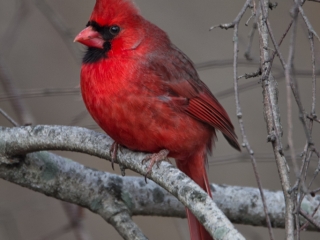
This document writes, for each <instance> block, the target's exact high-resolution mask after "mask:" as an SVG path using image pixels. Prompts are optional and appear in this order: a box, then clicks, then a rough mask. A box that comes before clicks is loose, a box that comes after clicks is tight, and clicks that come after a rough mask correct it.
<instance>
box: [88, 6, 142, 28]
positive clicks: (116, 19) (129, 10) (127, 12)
mask: <svg viewBox="0 0 320 240" xmlns="http://www.w3.org/2000/svg"><path fill="white" fill-rule="evenodd" d="M139 15H140V13H139V10H138V8H137V7H136V6H135V5H134V3H133V2H132V1H131V0H96V4H95V6H94V9H93V12H92V15H91V17H90V21H96V22H97V23H99V24H100V25H102V26H105V25H108V26H111V25H113V24H119V23H125V22H128V21H129V22H130V21H131V20H134V19H135V18H137V17H139Z"/></svg>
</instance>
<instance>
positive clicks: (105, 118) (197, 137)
mask: <svg viewBox="0 0 320 240" xmlns="http://www.w3.org/2000/svg"><path fill="white" fill-rule="evenodd" d="M75 41H77V42H80V43H82V44H84V45H86V46H88V50H87V52H86V54H85V56H84V58H83V64H82V69H81V91H82V96H83V99H84V102H85V104H86V107H87V109H88V111H89V112H90V114H91V115H92V117H93V118H94V120H95V121H96V122H97V123H98V124H99V126H100V127H101V128H102V129H103V130H104V131H105V132H106V133H107V134H109V135H110V136H111V137H112V138H113V139H114V141H115V143H116V144H115V146H117V145H118V144H119V145H123V146H125V147H127V148H129V149H131V150H134V151H143V152H149V153H153V154H152V155H151V160H152V162H151V167H152V165H153V163H154V162H156V161H159V160H162V159H164V158H166V157H173V158H175V159H176V163H177V166H178V168H179V169H180V170H181V171H183V172H184V173H185V174H187V175H188V176H189V177H190V178H191V179H193V180H194V181H195V182H196V183H197V184H198V185H199V186H201V187H202V188H203V189H204V190H205V191H206V192H207V193H208V194H209V195H210V196H211V197H212V195H211V192H210V186H209V182H208V177H207V174H206V156H207V153H208V152H210V151H211V147H212V144H213V140H214V138H215V137H216V132H215V130H216V129H217V130H219V131H221V132H222V133H223V135H224V136H225V138H226V139H227V141H228V142H229V143H230V144H231V146H233V147H234V148H236V149H237V150H239V151H240V146H239V144H238V141H237V136H236V134H235V132H234V128H233V125H232V123H231V121H230V119H229V116H228V114H227V113H226V111H225V110H224V109H223V107H222V106H221V105H220V103H219V102H218V100H217V99H216V98H215V97H214V96H213V94H212V93H211V92H210V90H209V88H208V87H207V86H206V85H205V84H204V83H203V82H202V81H201V80H200V79H199V76H198V74H197V72H196V70H195V68H194V65H193V63H192V61H191V60H190V59H189V58H188V57H187V56H186V55H185V54H184V53H183V52H182V51H181V50H179V49H178V48H177V47H176V46H175V45H173V44H172V43H171V41H170V40H169V38H168V36H167V34H166V33H165V32H164V31H163V30H161V29H160V28H158V27H157V26H155V25H154V24H152V23H150V22H149V21H147V20H146V19H144V18H143V17H142V16H141V15H140V13H139V11H138V10H137V8H136V7H135V6H134V4H133V3H132V2H131V1H130V0H96V4H95V7H94V9H93V12H92V15H91V17H90V20H89V22H88V23H87V27H86V28H85V29H84V30H83V31H82V32H80V33H79V35H78V36H77V37H76V38H75ZM115 149H116V147H115ZM151 167H149V170H151ZM187 216H188V221H189V228H190V235H191V240H208V239H212V238H211V236H210V235H209V233H208V232H207V231H206V230H205V228H204V227H203V226H202V225H201V224H200V223H199V222H198V221H197V220H196V218H195V217H194V216H193V215H192V213H191V212H190V211H189V210H188V209H187Z"/></svg>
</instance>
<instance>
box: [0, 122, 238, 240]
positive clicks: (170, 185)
mask: <svg viewBox="0 0 320 240" xmlns="http://www.w3.org/2000/svg"><path fill="white" fill-rule="evenodd" d="M1 136H2V138H1V139H0V146H5V148H4V149H1V150H2V151H1V150H0V153H1V155H0V162H1V161H3V160H6V159H8V158H10V157H12V156H21V155H24V154H27V153H29V152H34V151H40V150H67V151H77V152H83V153H87V154H90V155H94V156H97V157H100V158H104V159H107V160H109V161H110V155H109V151H108V149H109V150H110V147H111V145H112V142H113V141H112V140H111V139H110V138H109V136H107V135H105V134H100V133H96V132H94V131H91V130H87V129H83V128H78V127H63V126H35V127H31V126H25V127H20V128H2V129H1ZM145 157H146V155H145V154H142V153H134V152H131V151H129V150H127V149H122V151H119V152H118V163H119V164H121V165H123V166H124V167H125V168H128V169H131V170H133V171H135V172H138V173H140V174H143V175H146V173H147V166H145V165H142V164H141V162H142V160H143V159H144V158H145ZM148 177H149V178H150V179H152V180H153V181H155V182H156V183H158V184H159V185H160V186H162V187H163V188H165V189H166V190H167V191H168V192H170V193H171V194H173V195H174V196H175V197H177V198H178V199H179V200H180V201H181V202H182V203H183V204H184V205H185V206H186V207H188V208H189V209H190V210H191V211H192V213H193V214H194V215H195V216H196V217H197V218H198V220H199V221H200V222H201V223H202V224H203V225H204V227H205V228H206V229H207V230H208V232H210V233H211V234H212V236H213V237H214V238H217V235H218V236H219V237H221V230H223V238H220V239H225V240H226V239H239V240H240V239H244V238H243V237H242V235H241V234H240V233H239V232H238V231H237V230H236V229H235V228H234V226H233V225H232V224H231V222H230V221H229V220H228V219H227V218H226V217H225V215H224V214H223V213H222V212H221V210H220V209H219V208H218V207H217V206H216V205H215V203H214V202H213V201H212V199H211V198H210V197H209V196H208V195H207V194H206V193H205V192H204V191H203V190H202V189H201V188H200V187H199V186H198V185H197V184H195V183H194V182H193V181H192V180H191V179H190V178H189V177H187V176H186V175H185V174H184V173H182V172H180V171H179V170H178V169H176V168H174V167H172V165H169V164H165V163H162V164H161V165H160V167H159V168H158V169H157V170H156V171H152V173H151V175H150V176H148ZM72 178H74V179H77V177H72ZM97 187H98V186H97ZM78 190H79V189H78ZM96 191H99V188H97V189H96ZM79 192H81V191H79ZM79 192H78V193H79ZM87 197H89V196H87ZM108 204H111V203H108ZM80 205H81V204H80ZM112 216H115V215H112ZM116 223H118V222H117V221H116ZM119 227H121V226H120V224H119Z"/></svg>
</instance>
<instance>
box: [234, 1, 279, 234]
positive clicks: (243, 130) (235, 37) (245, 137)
mask: <svg viewBox="0 0 320 240" xmlns="http://www.w3.org/2000/svg"><path fill="white" fill-rule="evenodd" d="M250 2H251V0H247V1H246V2H245V4H244V6H243V8H242V10H241V11H240V12H239V14H238V16H237V17H236V19H235V20H234V21H233V23H234V31H233V56H234V61H233V79H234V93H235V100H236V108H237V117H238V121H239V125H240V130H241V135H242V141H243V144H242V145H243V147H245V148H246V149H247V151H248V153H249V154H250V158H251V162H252V167H253V171H254V174H255V177H256V181H257V184H258V188H259V191H260V196H261V199H262V203H263V209H264V212H265V217H266V222H267V226H268V230H269V235H270V239H271V240H273V239H274V235H273V231H272V226H271V221H270V217H269V212H268V208H267V203H266V199H265V196H264V193H263V188H262V183H261V179H260V176H259V173H258V168H257V161H256V158H255V156H254V152H253V150H252V148H251V146H250V143H249V141H248V139H247V135H246V132H245V128H244V122H243V118H242V111H241V105H240V98H239V91H238V73H237V69H238V68H237V62H238V51H239V49H238V26H239V22H240V20H241V18H242V16H243V14H244V13H245V11H246V9H247V8H248V7H249V5H250Z"/></svg>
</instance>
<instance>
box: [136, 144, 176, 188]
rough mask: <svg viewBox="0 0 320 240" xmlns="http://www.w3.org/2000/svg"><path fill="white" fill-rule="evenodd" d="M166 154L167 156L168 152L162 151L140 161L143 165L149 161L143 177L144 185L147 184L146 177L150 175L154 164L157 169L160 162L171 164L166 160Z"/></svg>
mask: <svg viewBox="0 0 320 240" xmlns="http://www.w3.org/2000/svg"><path fill="white" fill-rule="evenodd" d="M168 154H169V150H167V149H162V150H161V151H160V152H158V153H153V154H150V155H148V156H147V157H145V158H144V159H143V160H142V163H143V164H144V163H146V162H149V161H150V164H149V166H148V168H147V173H146V175H145V176H144V177H145V181H146V183H147V177H148V176H150V174H151V172H152V167H153V165H154V164H157V167H159V166H160V163H161V162H162V161H167V162H169V163H171V161H170V160H169V158H168Z"/></svg>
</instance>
